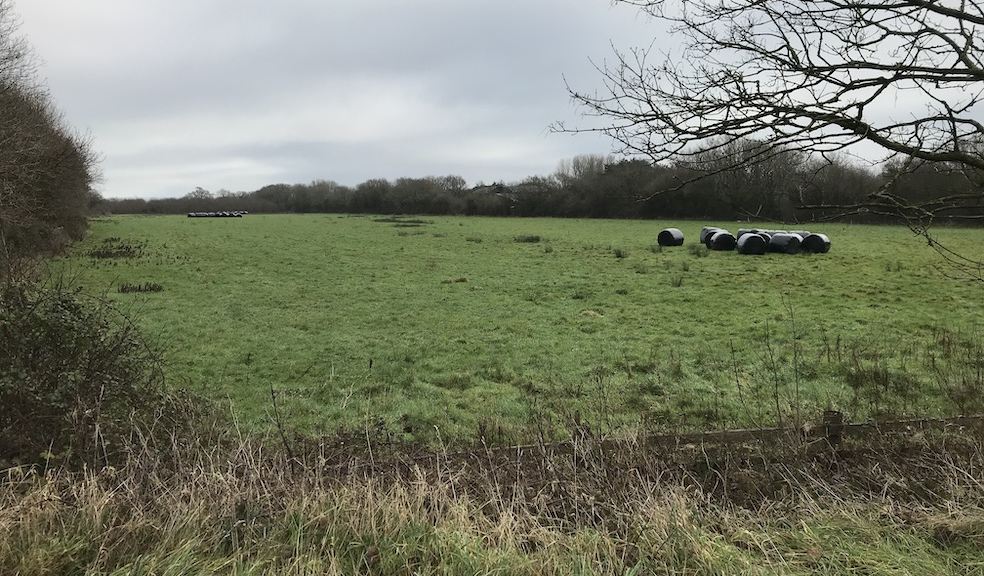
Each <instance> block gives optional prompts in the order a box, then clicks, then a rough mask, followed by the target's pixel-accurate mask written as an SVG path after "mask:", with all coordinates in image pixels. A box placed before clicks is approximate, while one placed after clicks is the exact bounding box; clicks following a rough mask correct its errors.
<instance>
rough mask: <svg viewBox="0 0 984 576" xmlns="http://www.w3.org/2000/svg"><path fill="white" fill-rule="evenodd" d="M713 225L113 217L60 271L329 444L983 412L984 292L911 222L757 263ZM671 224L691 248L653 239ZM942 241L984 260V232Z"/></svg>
mask: <svg viewBox="0 0 984 576" xmlns="http://www.w3.org/2000/svg"><path fill="white" fill-rule="evenodd" d="M703 224H705V223H700V222H661V221H612V220H562V219H507V218H465V217H460V218H453V217H407V218H403V219H399V218H389V217H372V216H348V215H276V216H274V215H270V216H266V215H264V216H258V215H251V216H247V217H245V218H242V219H189V218H184V217H171V216H162V217H142V216H125V217H124V216H117V217H111V218H103V219H97V220H95V221H94V222H93V224H92V230H91V234H90V236H89V237H88V238H87V239H86V240H85V241H84V242H82V243H80V244H78V245H76V246H75V247H74V249H73V251H72V254H71V255H70V256H69V257H67V258H63V259H61V260H59V261H57V262H56V263H55V264H54V268H55V270H56V272H58V273H60V274H65V275H68V276H69V277H72V278H74V279H75V280H77V281H78V282H79V283H80V284H81V285H82V286H83V287H84V288H85V290H86V291H87V292H88V293H90V294H93V295H97V296H105V297H108V298H110V299H112V300H113V301H115V302H116V303H118V305H119V307H120V309H121V310H123V311H124V312H125V313H127V314H128V315H130V316H131V317H132V318H134V319H135V321H136V322H137V323H138V324H139V325H140V326H141V327H142V328H143V330H144V332H145V334H146V335H147V337H148V339H149V340H150V341H151V342H152V343H153V344H154V345H155V346H156V347H157V348H158V349H159V350H160V351H161V353H162V356H163V358H164V361H165V366H166V373H167V375H168V378H169V381H170V382H171V384H172V385H173V386H175V387H187V388H190V389H194V390H197V391H204V392H205V393H206V394H207V395H209V396H211V397H213V398H216V399H219V400H221V401H228V402H230V403H231V404H232V406H233V409H234V411H235V413H237V414H238V415H239V416H240V418H241V420H242V422H243V423H244V424H245V425H247V426H264V425H268V424H269V422H270V418H271V412H272V409H273V403H272V402H271V391H272V392H273V393H274V394H275V395H276V397H277V404H278V410H280V411H281V415H282V417H283V418H285V419H289V420H290V422H292V423H293V424H295V425H297V426H299V427H301V428H303V429H305V430H308V431H311V432H318V433H323V432H331V431H334V430H337V429H339V428H344V429H355V428H361V427H363V426H366V425H369V426H383V427H385V428H386V429H387V430H391V431H393V432H394V433H396V434H398V435H401V436H403V437H413V438H418V439H427V440H439V441H443V440H451V439H457V438H464V437H471V436H473V435H474V433H475V432H477V431H481V432H482V433H483V434H484V435H486V437H488V438H490V439H493V440H501V441H513V440H518V439H522V438H528V437H529V435H530V434H533V433H536V434H539V433H543V434H546V435H552V434H556V433H558V432H559V431H561V430H563V429H565V428H567V427H568V426H570V425H571V423H572V422H581V423H582V424H583V425H588V426H590V427H592V428H594V429H596V430H602V431H605V432H610V431H623V432H624V431H627V430H629V431H631V430H637V429H664V428H679V427H688V428H692V427H718V426H735V425H755V424H761V425H767V424H773V423H775V422H777V421H778V420H780V419H781V420H782V421H783V422H784V423H788V422H791V421H793V420H795V419H796V418H797V414H799V415H800V416H803V415H804V414H813V413H815V412H816V411H817V410H820V409H823V408H837V409H841V410H844V411H845V412H847V413H848V415H849V416H850V417H851V418H854V419H859V418H866V417H870V416H898V415H908V414H920V415H921V414H941V413H954V412H960V411H971V410H973V409H975V408H976V406H977V405H976V404H975V403H977V402H980V396H981V394H978V392H980V389H979V388H976V387H977V386H978V385H979V384H980V382H979V381H980V378H981V371H982V365H981V363H982V360H981V359H980V357H981V354H980V351H981V338H980V337H979V335H978V331H979V329H980V328H981V325H982V320H984V298H982V297H984V287H982V286H980V285H974V284H969V283H962V282H959V281H955V280H951V279H948V278H946V277H945V274H944V273H943V272H941V271H940V270H939V269H938V268H937V266H938V265H939V264H940V263H941V260H940V258H939V257H938V256H937V255H936V254H935V253H934V252H933V251H932V249H931V248H929V247H928V246H926V245H925V243H924V242H922V241H920V240H919V238H917V237H914V236H913V234H912V233H911V232H910V231H908V230H907V229H905V228H902V227H883V226H852V225H847V224H840V223H837V224H825V225H822V226H815V227H814V228H816V229H817V230H819V231H822V232H825V233H827V234H828V235H829V236H830V237H831V239H832V243H833V248H832V250H831V252H830V253H829V254H824V255H807V254H802V255H796V256H787V255H767V256H740V255H738V254H736V253H733V252H728V253H721V252H710V253H706V252H702V251H698V250H694V249H693V248H691V245H693V244H695V243H696V237H697V232H698V230H699V228H700V226H701V225H703ZM706 224H715V225H718V226H723V227H726V228H729V229H731V230H732V231H734V230H735V229H737V228H738V227H739V224H736V223H733V222H731V223H727V222H717V223H706ZM669 225H673V226H677V227H679V228H681V229H682V230H683V231H684V233H685V234H686V236H687V245H685V246H683V247H681V248H670V249H663V250H658V249H656V248H655V247H654V243H655V238H656V234H657V232H658V231H659V230H660V229H661V228H663V227H665V226H669ZM740 226H743V227H747V226H750V225H749V224H747V223H743V224H741V225H740ZM762 226H770V227H778V226H779V225H775V224H773V225H764V224H763V225H762ZM793 228H800V226H793ZM939 233H940V236H941V239H943V240H945V241H946V242H947V243H948V246H950V247H951V248H953V249H955V250H957V251H963V252H964V253H969V254H971V255H978V256H979V255H980V253H981V249H980V246H981V243H982V241H984V231H982V230H970V229H942V230H940V231H939ZM522 236H539V237H540V239H539V241H537V242H533V241H525V242H523V241H517V239H518V238H519V237H522ZM525 240H532V239H531V238H525ZM100 249H107V250H104V252H109V254H106V253H103V254H100V253H99V250H100ZM98 255H102V256H116V257H96V256H98ZM124 283H127V284H144V283H156V284H160V287H161V288H163V290H162V291H160V292H148V293H141V292H134V293H119V292H118V288H119V286H120V285H121V284H124ZM975 371H976V372H975ZM975 373H976V376H975ZM975 378H976V380H975ZM777 412H778V414H777Z"/></svg>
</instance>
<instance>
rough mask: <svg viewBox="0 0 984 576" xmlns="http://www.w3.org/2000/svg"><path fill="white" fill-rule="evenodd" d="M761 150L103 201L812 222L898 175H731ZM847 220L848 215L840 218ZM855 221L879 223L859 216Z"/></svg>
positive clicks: (118, 205) (828, 169)
mask: <svg viewBox="0 0 984 576" xmlns="http://www.w3.org/2000/svg"><path fill="white" fill-rule="evenodd" d="M755 152H756V146H755V143H754V142H749V143H747V144H746V145H745V146H743V147H731V148H730V149H724V150H718V151H716V152H714V153H713V154H710V153H709V154H707V155H706V159H704V161H702V162H701V163H700V164H698V165H696V166H695V165H694V164H689V165H687V166H684V165H677V166H663V165H653V164H651V163H649V162H646V161H643V160H637V159H628V160H625V159H623V160H616V159H613V158H610V157H606V156H600V155H584V156H577V157H575V158H573V159H571V160H567V161H564V162H561V164H560V166H559V168H558V169H557V171H556V172H555V173H554V174H552V175H550V176H533V177H529V178H526V179H525V180H522V181H520V182H515V183H508V184H507V183H495V184H491V185H482V184H480V185H477V186H474V187H468V186H467V185H466V183H465V180H464V179H463V178H461V177H459V176H441V177H428V178H399V179H397V180H395V181H389V180H383V179H373V180H367V181H366V182H363V183H361V184H359V185H357V186H354V187H350V186H343V185H341V184H338V183H336V182H332V181H326V180H318V181H315V182H312V183H310V184H273V185H270V186H265V187H263V188H261V189H259V190H256V191H254V192H238V193H234V192H227V191H220V192H219V193H216V194H212V193H210V192H208V191H206V190H203V189H201V188H199V189H196V190H195V191H194V192H191V193H189V194H187V195H185V196H184V197H181V198H168V199H159V200H143V199H122V200H116V199H114V200H104V201H103V202H102V203H101V204H100V206H99V207H100V209H101V210H102V211H104V212H106V213H117V214H124V213H137V214H181V213H186V212H205V211H219V210H248V211H249V212H251V213H263V212H293V213H309V212H333V213H374V214H434V215H440V214H450V215H484V216H558V217H583V218H714V219H748V218H751V219H763V220H783V221H796V220H800V221H803V220H813V219H816V218H818V217H821V216H827V215H830V214H831V213H832V212H834V211H835V210H818V209H813V210H804V209H802V207H803V206H810V205H837V206H843V205H850V204H854V203H857V202H860V201H862V200H863V199H864V198H865V197H866V196H867V195H868V194H869V193H871V192H872V191H873V190H877V189H878V188H879V187H880V186H882V185H883V184H884V183H885V182H887V181H889V178H890V176H891V175H892V174H891V171H892V170H895V169H897V167H895V166H889V167H888V168H886V169H884V170H882V172H880V173H879V172H875V171H872V170H869V169H866V168H865V167H863V166H858V165H856V164H852V163H849V162H846V161H841V160H836V159H835V160H833V161H826V160H825V161H822V162H821V161H810V160H808V159H807V158H806V157H804V156H803V155H801V154H797V153H792V152H790V153H786V154H783V155H780V156H777V157H775V158H772V159H770V160H768V161H765V162H760V163H756V164H755V165H754V166H752V167H749V168H745V169H742V170H726V169H723V167H726V166H729V165H731V164H730V163H731V162H733V161H734V158H733V157H731V155H733V154H754V153H755ZM944 168H945V167H942V166H937V168H936V169H930V168H923V169H922V170H920V171H918V172H916V173H915V174H910V175H906V176H905V177H903V178H900V179H898V180H897V182H896V183H895V187H896V188H897V189H900V190H903V189H904V190H905V194H906V195H907V196H912V197H913V198H916V197H919V196H926V195H933V194H942V193H945V192H953V191H955V190H959V189H961V186H966V185H967V184H966V180H965V179H963V178H961V177H960V176H958V175H955V174H953V173H951V172H949V171H947V170H945V169H944ZM839 210H844V209H839ZM852 217H853V219H854V220H855V221H859V220H879V219H884V218H885V217H883V216H879V215H877V214H872V213H869V214H861V215H858V214H855V215H853V216H852Z"/></svg>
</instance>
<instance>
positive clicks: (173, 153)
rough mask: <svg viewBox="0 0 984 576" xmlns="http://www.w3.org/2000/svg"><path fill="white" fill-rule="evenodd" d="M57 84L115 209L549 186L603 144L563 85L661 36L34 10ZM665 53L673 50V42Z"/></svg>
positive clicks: (621, 15)
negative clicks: (220, 199)
mask: <svg viewBox="0 0 984 576" xmlns="http://www.w3.org/2000/svg"><path fill="white" fill-rule="evenodd" d="M16 4H17V6H16V8H17V10H18V12H19V13H20V15H21V17H22V21H23V26H22V32H23V33H24V34H25V35H27V36H28V39H29V40H30V42H31V44H32V45H33V47H34V49H35V51H36V53H37V55H38V56H40V58H41V60H42V75H43V76H44V77H45V78H46V79H47V82H48V85H49V87H50V89H51V92H52V94H53V96H54V98H55V100H56V101H57V103H58V105H59V107H60V108H61V109H62V110H63V111H64V112H65V115H66V117H67V120H68V121H69V122H70V123H71V124H72V125H73V126H75V127H77V128H79V129H81V130H83V131H87V132H88V133H90V134H91V136H92V137H93V139H94V142H95V146H96V148H97V150H98V151H99V152H100V153H101V154H102V156H103V158H104V160H103V163H102V170H103V173H104V181H103V183H102V184H101V191H102V192H103V194H104V195H106V196H111V197H136V196H140V197H160V196H180V195H183V194H185V193H187V192H189V191H191V190H192V189H194V188H195V187H196V186H202V187H205V188H208V189H211V190H213V191H214V190H218V189H220V188H226V189H230V190H253V189H256V188H259V187H261V186H263V185H265V184H270V183H275V182H307V181H310V180H313V179H318V178H323V179H331V180H336V181H338V182H340V183H342V184H357V183H359V182H362V181H364V180H366V179H368V178H376V177H383V178H396V177H399V176H427V175H443V174H459V175H461V176H464V177H465V178H466V179H467V180H468V181H469V183H471V184H474V183H476V182H478V181H485V182H491V181H494V180H516V179H520V178H522V177H524V176H528V175H533V174H548V173H550V172H552V171H553V170H554V168H555V167H556V165H557V162H558V161H559V160H561V159H562V158H565V157H570V156H573V155H575V154H579V153H607V152H610V151H611V149H612V144H611V142H609V141H608V140H607V139H605V138H604V137H602V136H596V135H579V136H569V135H557V134H550V133H549V131H548V126H549V125H550V124H551V123H553V122H556V121H565V120H566V121H572V120H576V119H577V117H578V113H579V112H578V109H577V108H576V107H575V106H574V105H573V104H572V103H571V102H570V99H569V98H568V95H567V92H566V89H565V86H564V78H565V77H566V78H567V80H568V81H569V82H570V83H571V84H572V85H574V86H576V87H578V88H579V89H583V88H586V89H591V88H592V87H594V86H598V85H599V81H600V78H599V75H598V73H597V72H596V71H595V70H594V69H593V68H592V64H591V62H590V60H591V59H593V60H595V61H596V62H602V61H604V59H605V58H609V57H610V56H611V54H612V48H611V45H612V44H615V45H616V46H618V47H620V48H629V47H633V46H648V45H649V44H650V43H652V42H653V39H654V38H659V37H660V29H661V28H660V25H659V24H657V23H654V22H653V21H651V20H648V19H646V17H645V16H643V15H641V14H639V13H638V12H637V11H635V10H633V9H632V8H631V7H627V6H614V7H613V6H612V5H611V4H610V2H608V1H607V0H468V1H463V0H415V1H413V2H410V1H398V0H322V1H315V0H281V1H278V2H271V1H270V0H140V1H139V2H137V1H133V0H85V1H84V2H81V1H79V0H19V1H18V2H17V3H16ZM661 40H662V41H666V40H665V38H663V39H661Z"/></svg>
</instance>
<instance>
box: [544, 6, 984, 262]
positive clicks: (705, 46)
mask: <svg viewBox="0 0 984 576" xmlns="http://www.w3.org/2000/svg"><path fill="white" fill-rule="evenodd" d="M615 1H616V2H618V3H622V4H628V5H631V6H635V7H638V8H640V9H641V10H643V11H645V12H646V13H648V14H649V15H651V16H652V17H654V18H656V19H657V20H659V21H662V22H665V23H668V24H669V25H670V26H671V28H672V31H673V33H674V34H675V35H677V36H678V37H680V38H682V40H683V41H682V44H681V47H680V52H679V53H678V54H662V55H660V56H659V57H658V59H657V58H654V54H653V50H652V49H636V50H630V51H616V59H615V61H614V62H613V63H612V64H610V65H606V66H599V70H600V71H601V73H602V74H603V77H604V80H605V85H606V89H605V91H604V93H600V94H592V93H585V92H581V91H577V90H575V89H571V95H572V97H573V98H574V99H575V100H576V101H578V102H579V103H581V104H582V105H583V106H584V107H585V108H586V110H587V112H588V115H589V116H597V117H599V118H602V119H604V121H605V123H604V125H602V126H601V127H597V128H592V127H588V128H578V129H576V131H585V130H588V131H600V132H604V133H606V134H608V135H610V136H611V137H612V138H614V139H615V141H617V142H618V143H619V144H620V146H621V148H622V150H621V152H623V153H627V154H632V155H644V156H647V157H649V158H650V159H652V160H653V161H656V162H659V161H664V160H671V159H672V160H673V161H674V162H678V163H679V162H684V163H685V162H688V161H690V160H694V161H698V160H699V159H700V158H701V155H702V154H705V153H706V152H707V151H708V150H712V151H713V150H718V149H722V148H727V147H729V146H733V145H734V144H735V143H737V142H739V141H741V140H744V139H755V140H757V141H760V142H762V143H764V144H765V145H763V146H760V147H759V148H758V150H757V153H756V154H755V155H753V156H751V157H743V158H742V160H741V162H742V163H741V164H740V165H739V166H748V165H752V164H755V163H758V162H762V161H766V160H769V159H771V158H773V157H775V156H776V155H778V154H782V153H783V152H784V151H788V150H796V151H802V152H807V153H810V154H812V155H816V156H818V157H821V158H822V157H825V156H826V155H829V154H832V153H836V152H840V151H844V150H848V149H852V147H854V146H855V145H857V144H861V143H869V144H873V145H875V146H877V147H878V148H880V149H881V150H882V151H883V152H884V156H883V158H881V159H880V160H888V159H892V158H895V159H896V160H897V161H898V162H900V165H901V166H903V168H904V169H903V170H899V171H897V172H896V173H895V174H896V178H898V177H902V176H904V175H905V174H906V173H908V172H911V171H914V170H917V169H918V168H920V167H921V166H923V165H925V164H927V163H933V164H937V165H940V166H943V167H946V169H948V170H953V171H957V172H959V173H960V174H961V175H962V176H963V177H964V178H965V179H966V180H967V186H966V189H965V190H966V191H962V192H960V193H955V194H949V195H945V196H937V197H934V198H932V199H923V200H913V199H910V198H906V197H904V196H902V195H899V194H897V193H895V192H894V191H893V190H894V188H893V186H892V184H893V180H891V179H890V180H889V181H888V182H887V183H886V185H884V186H882V187H880V188H878V189H875V190H872V191H871V193H870V194H869V195H868V196H867V197H866V199H865V200H864V201H863V202H860V203H854V204H850V205H841V206H824V207H817V206H811V208H814V209H816V208H827V209H835V210H838V211H839V213H841V214H843V213H865V212H867V213H876V214H883V215H889V216H892V217H895V218H899V219H901V220H903V221H904V222H906V223H907V224H908V225H909V226H910V227H911V228H912V229H913V230H914V231H915V232H917V233H919V234H921V235H923V236H924V237H925V238H926V240H927V241H928V242H929V243H930V244H932V245H933V246H934V247H935V248H937V250H940V251H941V254H943V255H944V256H947V257H953V258H952V260H951V263H953V264H955V265H956V269H957V270H958V271H959V272H960V273H962V274H964V275H965V276H969V277H971V278H974V279H977V280H984V273H982V272H984V267H982V263H981V261H979V260H978V259H975V258H966V257H964V256H960V255H956V254H953V253H950V252H949V251H947V250H946V248H945V247H943V246H940V245H939V243H938V242H937V241H936V240H935V238H934V237H933V236H932V235H931V234H930V232H929V227H930V225H931V224H932V223H933V222H934V221H936V220H938V219H940V218H944V217H945V218H947V219H964V220H978V221H981V220H984V203H982V199H984V188H982V186H984V125H982V123H981V121H980V120H979V118H980V117H981V111H980V109H979V108H978V104H979V103H980V101H981V97H982V91H984V66H982V62H984V38H982V33H984V3H982V2H978V1H973V0H890V1H885V2H873V1H870V0H821V1H814V0H690V1H683V0H675V1H674V0H615ZM561 129H565V128H564V127H561ZM736 167H738V166H730V167H729V169H730V168H736Z"/></svg>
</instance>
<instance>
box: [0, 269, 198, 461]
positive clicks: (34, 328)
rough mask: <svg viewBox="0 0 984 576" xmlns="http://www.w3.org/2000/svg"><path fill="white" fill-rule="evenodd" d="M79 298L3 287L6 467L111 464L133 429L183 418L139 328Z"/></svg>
mask: <svg viewBox="0 0 984 576" xmlns="http://www.w3.org/2000/svg"><path fill="white" fill-rule="evenodd" d="M81 298H82V297H81V296H80V295H79V293H78V292H77V291H70V290H66V289H64V288H61V287H53V288H47V289H39V288H37V287H35V286H25V285H23V284H14V283H8V284H6V285H4V286H3V287H2V288H0V407H2V410H0V467H3V463H7V464H10V463H30V462H38V461H41V460H47V461H50V460H54V461H55V462H57V463H72V464H77V463H82V462H85V463H91V464H96V463H106V462H111V461H113V460H114V459H115V458H117V457H118V456H120V455H121V454H122V453H123V452H124V449H125V447H126V444H127V442H128V441H129V440H130V438H131V434H132V431H133V429H134V424H135V423H136V424H139V425H145V426H148V427H150V426H152V425H154V424H161V425H162V426H161V428H163V427H164V426H163V423H164V421H165V420H167V419H168V418H170V417H172V416H175V415H177V414H181V413H182V412H183V411H184V410H185V409H184V408H178V407H177V405H176V402H177V400H176V398H175V397H172V396H169V395H168V394H167V393H166V392H165V389H164V385H163V375H162V372H161V370H160V367H159V364H158V362H157V359H156V357H155V355H154V354H153V353H152V352H151V350H150V349H149V347H148V346H147V345H146V344H145V343H144V341H143V340H142V339H141V338H140V337H139V335H138V334H137V332H136V330H135V328H134V327H133V325H132V324H131V323H130V322H129V321H127V320H126V319H125V318H124V317H123V316H122V315H120V314H119V313H117V312H115V311H113V310H112V309H111V308H109V307H108V305H107V304H104V303H99V302H95V303H93V304H90V303H83V300H82V299H81Z"/></svg>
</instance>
